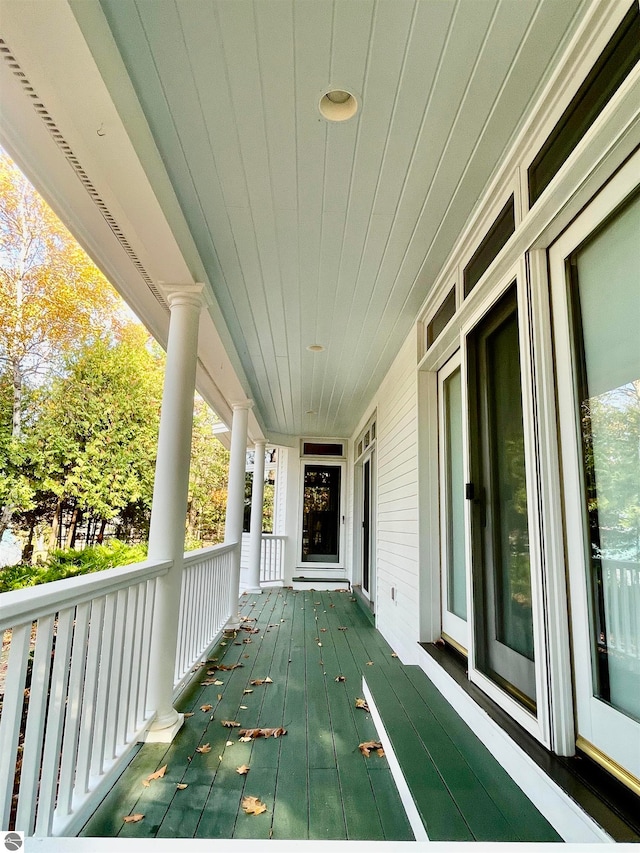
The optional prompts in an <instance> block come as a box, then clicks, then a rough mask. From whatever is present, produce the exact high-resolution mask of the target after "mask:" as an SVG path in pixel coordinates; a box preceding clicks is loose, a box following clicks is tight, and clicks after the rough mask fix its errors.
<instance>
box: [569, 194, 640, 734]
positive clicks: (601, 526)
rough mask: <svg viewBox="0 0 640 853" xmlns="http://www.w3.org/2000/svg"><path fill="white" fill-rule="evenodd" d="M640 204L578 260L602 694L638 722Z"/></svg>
mask: <svg viewBox="0 0 640 853" xmlns="http://www.w3.org/2000/svg"><path fill="white" fill-rule="evenodd" d="M639 234H640V200H636V201H635V203H634V204H632V205H630V206H629V207H627V208H626V210H625V211H624V212H623V213H622V214H621V215H619V216H618V217H617V218H616V219H615V220H614V221H613V222H612V223H611V224H609V225H608V226H607V227H606V228H605V229H604V230H603V231H601V232H600V233H599V234H598V235H597V236H596V237H595V238H594V239H593V240H591V241H590V242H589V243H588V244H587V245H586V246H585V247H584V248H582V249H581V250H579V251H578V252H576V255H575V256H574V258H573V259H572V261H573V262H572V265H571V270H572V273H573V289H572V296H573V305H574V326H575V329H576V338H577V342H576V343H577V346H576V349H577V355H578V359H579V366H580V372H581V374H582V375H581V377H580V380H581V381H580V388H579V395H578V396H579V400H578V403H579V407H580V408H579V421H580V429H581V433H582V452H583V471H584V488H585V498H586V501H585V503H586V515H587V519H588V526H587V551H588V553H587V558H588V561H587V562H588V572H589V578H588V588H589V590H590V597H591V601H590V609H591V614H590V616H591V634H592V644H593V645H592V660H593V671H594V692H595V695H596V696H598V697H599V698H600V699H603V700H604V701H607V702H609V703H610V704H611V705H613V706H614V707H616V708H618V709H619V710H621V711H623V712H625V713H627V714H628V715H630V716H632V717H635V718H636V719H639V720H640V344H639V338H638V333H639V330H640V240H639V239H638V235H639Z"/></svg>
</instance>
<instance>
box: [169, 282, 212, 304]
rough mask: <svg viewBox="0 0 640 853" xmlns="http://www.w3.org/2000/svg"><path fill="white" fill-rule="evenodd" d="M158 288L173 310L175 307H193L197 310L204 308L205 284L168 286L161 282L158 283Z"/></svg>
mask: <svg viewBox="0 0 640 853" xmlns="http://www.w3.org/2000/svg"><path fill="white" fill-rule="evenodd" d="M158 287H159V289H160V292H161V293H162V295H163V296H164V298H165V299H166V300H167V302H168V303H169V308H173V307H174V306H175V305H193V306H194V307H195V308H201V307H202V304H203V299H202V290H203V287H204V285H203V284H200V283H197V284H166V283H165V282H163V281H161V282H158Z"/></svg>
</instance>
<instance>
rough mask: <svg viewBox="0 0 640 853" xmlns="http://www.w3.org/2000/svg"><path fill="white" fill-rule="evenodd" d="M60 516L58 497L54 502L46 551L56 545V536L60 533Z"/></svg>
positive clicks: (60, 505)
mask: <svg viewBox="0 0 640 853" xmlns="http://www.w3.org/2000/svg"><path fill="white" fill-rule="evenodd" d="M61 516H62V498H58V500H57V503H56V509H55V512H54V513H53V519H52V521H51V535H50V536H49V547H48V549H47V551H52V550H53V549H54V548H57V547H58V536H59V533H60V518H61Z"/></svg>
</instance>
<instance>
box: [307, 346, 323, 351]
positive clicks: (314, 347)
mask: <svg viewBox="0 0 640 853" xmlns="http://www.w3.org/2000/svg"><path fill="white" fill-rule="evenodd" d="M307 349H308V350H309V352H324V347H323V346H322V344H310V345H309V346H308V347H307Z"/></svg>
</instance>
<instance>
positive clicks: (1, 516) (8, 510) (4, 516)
mask: <svg viewBox="0 0 640 853" xmlns="http://www.w3.org/2000/svg"><path fill="white" fill-rule="evenodd" d="M12 518H13V506H12V505H11V503H9V502H7V503H6V504H5V505H4V506H3V507H2V512H0V539H2V537H3V536H4V532H5V530H6V529H7V527H9V525H10V524H11V519H12Z"/></svg>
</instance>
